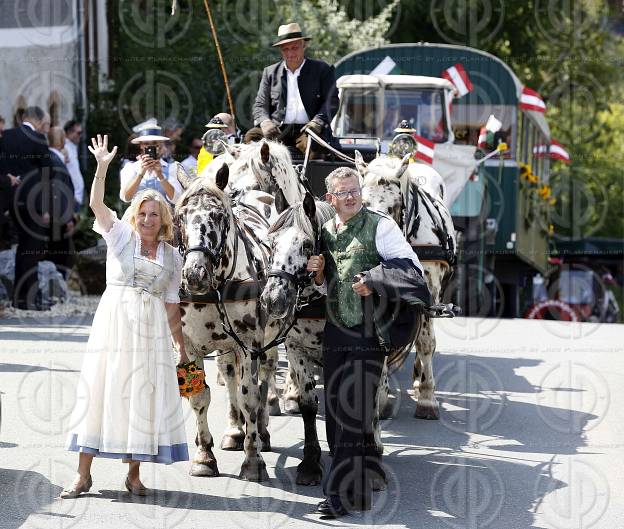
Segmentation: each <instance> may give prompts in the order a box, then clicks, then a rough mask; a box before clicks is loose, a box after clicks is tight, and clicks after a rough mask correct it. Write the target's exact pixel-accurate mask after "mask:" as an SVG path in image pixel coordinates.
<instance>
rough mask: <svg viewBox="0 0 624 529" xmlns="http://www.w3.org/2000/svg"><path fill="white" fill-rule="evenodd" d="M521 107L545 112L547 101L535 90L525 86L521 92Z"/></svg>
mask: <svg viewBox="0 0 624 529" xmlns="http://www.w3.org/2000/svg"><path fill="white" fill-rule="evenodd" d="M520 108H522V109H524V110H535V111H536V112H542V113H544V112H546V103H544V100H543V99H542V98H541V97H540V95H539V94H538V93H537V92H536V91H535V90H531V89H530V88H527V87H526V86H525V87H524V88H523V89H522V93H521V94H520Z"/></svg>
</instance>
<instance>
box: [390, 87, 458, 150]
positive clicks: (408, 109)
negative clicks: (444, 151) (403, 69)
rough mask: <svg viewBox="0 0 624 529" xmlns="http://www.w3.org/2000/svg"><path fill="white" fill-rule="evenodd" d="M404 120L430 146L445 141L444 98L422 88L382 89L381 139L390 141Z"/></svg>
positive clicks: (435, 91) (446, 136)
mask: <svg viewBox="0 0 624 529" xmlns="http://www.w3.org/2000/svg"><path fill="white" fill-rule="evenodd" d="M403 120H407V122H408V123H409V125H410V127H411V128H413V129H415V130H416V134H418V135H420V136H423V137H424V138H427V139H429V140H431V141H433V142H436V143H441V142H445V141H446V140H447V139H448V133H447V124H446V115H445V111H444V94H443V92H442V91H441V90H434V89H424V88H418V89H416V88H386V90H385V93H384V120H383V136H382V137H383V138H384V139H388V140H391V139H392V138H394V136H395V135H396V133H395V132H394V129H395V128H396V127H397V126H398V124H399V123H400V122H401V121H403Z"/></svg>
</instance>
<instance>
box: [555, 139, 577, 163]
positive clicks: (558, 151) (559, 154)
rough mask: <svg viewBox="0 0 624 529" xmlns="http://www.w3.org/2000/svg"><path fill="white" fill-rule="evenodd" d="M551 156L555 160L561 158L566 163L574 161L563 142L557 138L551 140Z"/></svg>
mask: <svg viewBox="0 0 624 529" xmlns="http://www.w3.org/2000/svg"><path fill="white" fill-rule="evenodd" d="M550 157H551V158H552V159H553V160H561V161H562V162H565V163H570V162H571V161H572V160H571V158H570V154H569V153H568V151H566V150H565V149H564V147H563V145H561V143H559V142H558V141H555V140H551V141H550Z"/></svg>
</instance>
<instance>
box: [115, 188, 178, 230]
mask: <svg viewBox="0 0 624 529" xmlns="http://www.w3.org/2000/svg"><path fill="white" fill-rule="evenodd" d="M150 200H154V201H155V202H158V206H159V209H160V223H161V226H160V231H159V232H158V240H159V241H171V240H172V239H173V216H172V215H171V206H169V203H168V202H167V199H165V197H163V196H162V194H160V193H159V192H158V191H156V190H155V189H144V190H143V191H140V192H139V193H137V194H136V195H134V198H133V199H132V202H130V206H128V209H127V210H126V211H125V213H124V215H123V216H124V219H125V220H126V221H127V222H129V223H130V225H131V226H132V229H133V230H135V231H136V229H137V226H136V218H137V215H138V214H139V211H140V210H141V206H142V205H143V203H144V202H148V201H150Z"/></svg>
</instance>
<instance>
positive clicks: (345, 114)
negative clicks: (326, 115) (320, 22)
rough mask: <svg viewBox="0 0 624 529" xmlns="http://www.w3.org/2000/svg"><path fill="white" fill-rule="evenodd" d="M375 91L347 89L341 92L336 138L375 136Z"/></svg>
mask: <svg viewBox="0 0 624 529" xmlns="http://www.w3.org/2000/svg"><path fill="white" fill-rule="evenodd" d="M377 91H378V89H377V88H348V89H345V90H344V91H343V93H342V97H341V100H340V108H339V109H338V113H337V116H336V125H335V131H334V134H335V135H336V136H349V137H355V138H369V137H376V136H377V133H376V129H377V127H376V123H375V116H377Z"/></svg>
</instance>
